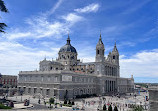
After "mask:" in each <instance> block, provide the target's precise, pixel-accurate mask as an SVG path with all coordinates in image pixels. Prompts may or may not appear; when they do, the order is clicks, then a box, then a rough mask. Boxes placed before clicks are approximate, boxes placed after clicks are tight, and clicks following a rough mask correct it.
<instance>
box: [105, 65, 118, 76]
mask: <svg viewBox="0 0 158 111" xmlns="http://www.w3.org/2000/svg"><path fill="white" fill-rule="evenodd" d="M105 75H108V76H117V68H116V67H111V66H105Z"/></svg>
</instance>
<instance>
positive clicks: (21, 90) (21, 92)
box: [19, 89, 24, 101]
mask: <svg viewBox="0 0 158 111" xmlns="http://www.w3.org/2000/svg"><path fill="white" fill-rule="evenodd" d="M19 92H20V95H21V101H22V95H23V92H24V91H23V89H19Z"/></svg>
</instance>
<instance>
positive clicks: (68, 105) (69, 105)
mask: <svg viewBox="0 0 158 111" xmlns="http://www.w3.org/2000/svg"><path fill="white" fill-rule="evenodd" d="M63 106H67V107H72V105H71V104H63Z"/></svg>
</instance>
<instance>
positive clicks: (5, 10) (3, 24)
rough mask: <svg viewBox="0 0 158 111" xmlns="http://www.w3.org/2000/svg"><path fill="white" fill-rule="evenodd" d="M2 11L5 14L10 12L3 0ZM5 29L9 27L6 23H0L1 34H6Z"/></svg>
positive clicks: (0, 4)
mask: <svg viewBox="0 0 158 111" xmlns="http://www.w3.org/2000/svg"><path fill="white" fill-rule="evenodd" d="M0 11H1V12H5V13H7V12H9V11H8V9H7V8H6V6H5V3H4V1H3V0H0ZM5 27H7V25H6V24H5V23H0V32H3V33H5V32H4V30H5Z"/></svg>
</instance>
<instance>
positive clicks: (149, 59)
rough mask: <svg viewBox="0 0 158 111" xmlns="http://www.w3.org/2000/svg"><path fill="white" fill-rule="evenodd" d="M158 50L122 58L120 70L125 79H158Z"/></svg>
mask: <svg viewBox="0 0 158 111" xmlns="http://www.w3.org/2000/svg"><path fill="white" fill-rule="evenodd" d="M157 64H158V49H154V50H151V51H143V52H139V53H137V54H135V55H133V56H131V57H129V58H127V57H126V58H125V56H122V57H121V58H120V69H121V75H122V76H123V77H129V76H130V75H132V74H133V75H134V76H135V77H158V65H157Z"/></svg>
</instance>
